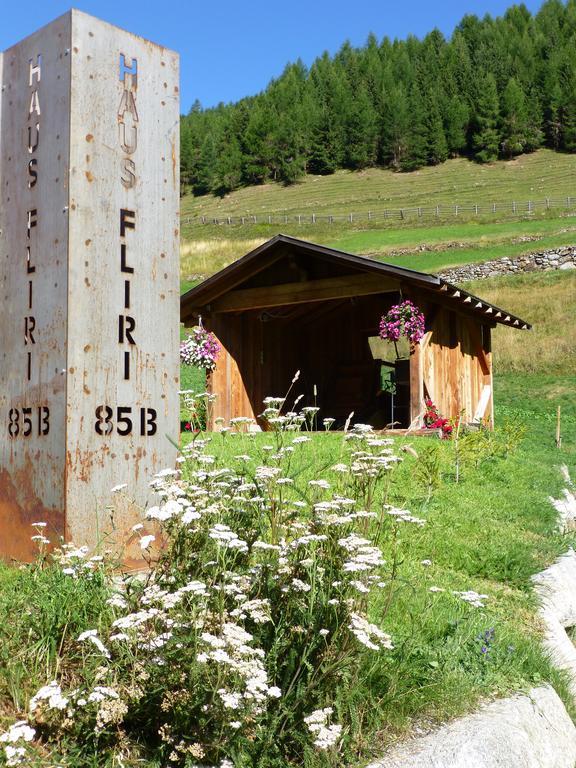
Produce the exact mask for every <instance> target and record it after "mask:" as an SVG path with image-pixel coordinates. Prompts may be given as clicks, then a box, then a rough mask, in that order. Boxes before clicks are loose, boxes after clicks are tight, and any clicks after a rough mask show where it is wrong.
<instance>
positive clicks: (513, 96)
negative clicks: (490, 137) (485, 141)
mask: <svg viewBox="0 0 576 768" xmlns="http://www.w3.org/2000/svg"><path fill="white" fill-rule="evenodd" d="M528 135H529V125H528V110H527V108H526V98H525V96H524V92H523V91H522V88H521V87H520V85H519V84H518V81H517V80H516V78H515V77H511V78H510V80H508V84H507V86H506V88H505V89H504V93H503V94H502V127H501V139H502V142H501V150H502V154H503V155H504V156H505V157H513V156H514V155H519V154H520V153H521V152H523V151H524V150H525V148H526V146H527V144H528V143H529V138H528Z"/></svg>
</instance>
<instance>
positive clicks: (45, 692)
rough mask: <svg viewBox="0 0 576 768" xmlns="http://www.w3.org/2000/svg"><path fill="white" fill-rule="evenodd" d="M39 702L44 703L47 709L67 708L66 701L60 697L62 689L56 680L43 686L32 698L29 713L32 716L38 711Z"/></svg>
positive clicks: (63, 697)
mask: <svg viewBox="0 0 576 768" xmlns="http://www.w3.org/2000/svg"><path fill="white" fill-rule="evenodd" d="M41 702H46V704H47V706H48V709H60V710H62V709H66V707H67V706H68V699H67V698H66V697H65V696H63V695H62V689H61V688H60V686H59V685H58V683H57V682H56V680H53V681H52V682H51V683H48V685H45V686H43V687H42V688H40V690H39V691H36V693H35V694H34V696H32V698H31V699H30V712H31V713H32V714H34V712H35V711H36V710H37V709H38V706H39V704H40V703H41Z"/></svg>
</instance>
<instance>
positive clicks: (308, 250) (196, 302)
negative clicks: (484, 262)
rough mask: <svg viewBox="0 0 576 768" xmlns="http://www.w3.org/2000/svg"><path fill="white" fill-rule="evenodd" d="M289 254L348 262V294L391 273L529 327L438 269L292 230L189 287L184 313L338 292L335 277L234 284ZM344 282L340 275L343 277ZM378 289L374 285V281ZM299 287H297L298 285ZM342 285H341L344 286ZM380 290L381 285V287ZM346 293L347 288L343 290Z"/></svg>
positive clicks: (189, 316) (482, 314)
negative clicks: (274, 285) (278, 285)
mask: <svg viewBox="0 0 576 768" xmlns="http://www.w3.org/2000/svg"><path fill="white" fill-rule="evenodd" d="M289 254H300V255H304V256H308V257H312V258H314V257H316V258H319V259H322V260H323V261H324V262H328V263H331V264H333V265H334V266H338V267H340V268H342V267H346V268H347V270H348V271H349V273H350V276H349V278H348V280H347V287H346V289H345V290H347V291H349V293H348V294H347V295H350V296H353V295H358V294H359V293H364V294H365V293H369V292H372V293H374V292H378V291H377V290H376V289H377V288H378V286H379V285H381V284H383V283H382V279H383V278H388V279H389V280H394V281H395V282H400V283H401V284H403V285H405V286H411V285H412V286H414V287H415V288H418V289H420V290H424V291H425V292H426V293H429V294H430V295H431V298H433V295H435V298H436V299H437V300H438V301H440V302H441V303H442V304H445V305H448V306H452V307H453V308H454V309H457V310H459V311H461V312H465V313H466V314H471V315H473V316H476V317H477V318H478V319H479V320H480V319H481V320H482V322H484V323H488V324H490V325H494V324H496V323H500V324H502V325H507V326H510V327H513V328H519V329H523V330H529V329H530V328H531V327H532V326H531V325H530V323H528V322H526V321H525V320H522V319H521V318H520V317H517V316H516V315H514V314H512V313H511V312H508V311H506V310H505V309H501V308H500V307H497V306H495V305H494V304H491V303H490V302H488V301H485V300H484V299H481V298H479V297H478V296H475V295H474V294H472V293H469V292H468V291H466V290H464V289H463V288H460V287H458V286H456V285H453V284H452V283H449V282H447V281H446V280H444V279H443V278H441V277H438V276H437V275H431V274H427V273H425V272H417V271H416V270H414V269H407V268H406V267H399V266H396V265H394V264H388V263H386V262H382V261H376V260H375V259H369V258H366V257H364V256H357V255H355V254H351V253H346V252H345V251H339V250H336V249H335V248H328V247H326V246H324V245H317V244H316V243H310V242H307V241H306V240H299V239H298V238H295V237H290V236H288V235H276V236H275V237H273V238H272V239H271V240H268V241H267V242H266V243H263V244H262V245H261V246H259V247H258V248H255V249H254V250H253V251H250V252H249V253H247V254H246V256H243V257H242V258H240V259H238V260H237V261H235V262H233V263H232V264H230V265H229V266H227V267H225V268H224V269H222V270H220V271H219V272H217V273H216V274H214V275H212V276H211V277H209V278H208V279H206V280H204V281H203V282H202V283H200V284H199V285H197V286H196V287H194V288H192V289H191V290H189V291H187V293H185V294H183V295H182V297H181V299H180V310H181V319H182V321H183V322H185V323H186V322H190V321H192V320H193V318H194V317H195V316H196V315H197V314H198V313H200V312H206V311H210V310H213V311H220V312H226V311H242V310H243V309H252V308H259V307H261V308H264V307H266V306H279V305H282V304H291V303H297V302H298V301H310V300H313V299H314V298H316V297H317V298H318V299H319V300H322V299H327V298H336V297H337V296H336V295H335V292H336V286H335V281H334V280H332V281H331V279H330V278H328V279H326V278H325V279H322V280H310V281H305V282H294V283H284V284H283V285H282V289H283V290H280V291H279V290H277V289H275V290H274V291H272V290H270V289H266V288H248V289H245V290H243V291H242V290H233V289H235V288H236V287H237V286H240V285H241V284H242V283H244V282H245V281H247V280H248V279H249V278H251V277H253V276H254V275H256V274H257V273H258V272H261V271H262V270H264V269H266V268H267V267H269V266H271V265H272V264H273V263H274V262H275V261H277V260H279V259H281V258H282V257H283V256H287V255H289ZM338 280H339V282H340V283H341V278H338ZM372 282H373V284H374V290H371V287H370V286H371V284H372ZM296 289H297V290H296ZM338 290H340V291H341V290H342V288H339V289H338ZM378 290H379V289H378ZM227 294H228V295H233V296H234V300H233V301H230V300H226V299H225V298H223V297H225V296H226V295H227ZM338 297H340V298H342V297H343V294H342V293H340V294H338Z"/></svg>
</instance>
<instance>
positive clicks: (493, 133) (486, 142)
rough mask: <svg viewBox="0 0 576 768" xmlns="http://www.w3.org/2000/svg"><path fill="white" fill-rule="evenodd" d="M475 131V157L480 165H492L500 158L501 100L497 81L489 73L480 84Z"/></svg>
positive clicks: (473, 140)
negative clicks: (499, 123)
mask: <svg viewBox="0 0 576 768" xmlns="http://www.w3.org/2000/svg"><path fill="white" fill-rule="evenodd" d="M478 87H479V94H478V97H477V100H476V114H475V120H474V123H475V131H474V135H473V137H472V146H473V150H474V157H475V158H476V160H478V162H480V163H491V162H492V161H494V160H496V158H497V157H498V149H499V145H500V134H499V132H498V119H499V100H498V91H497V89H496V80H495V78H494V75H493V74H492V73H487V74H485V76H484V77H483V78H482V79H481V80H480V81H479V82H478Z"/></svg>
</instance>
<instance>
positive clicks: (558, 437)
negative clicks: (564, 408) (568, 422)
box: [556, 406, 562, 448]
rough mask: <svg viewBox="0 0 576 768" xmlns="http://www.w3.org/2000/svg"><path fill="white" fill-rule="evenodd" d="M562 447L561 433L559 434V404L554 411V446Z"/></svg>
mask: <svg viewBox="0 0 576 768" xmlns="http://www.w3.org/2000/svg"><path fill="white" fill-rule="evenodd" d="M561 447H562V435H561V434H560V406H558V410H557V412H556V448H561Z"/></svg>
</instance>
